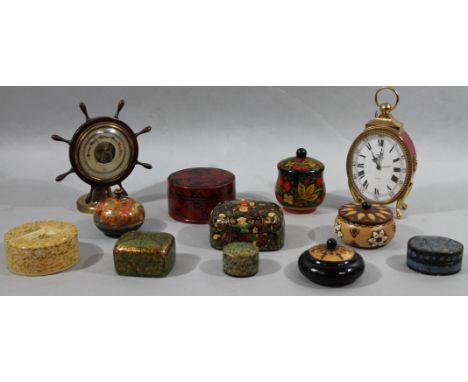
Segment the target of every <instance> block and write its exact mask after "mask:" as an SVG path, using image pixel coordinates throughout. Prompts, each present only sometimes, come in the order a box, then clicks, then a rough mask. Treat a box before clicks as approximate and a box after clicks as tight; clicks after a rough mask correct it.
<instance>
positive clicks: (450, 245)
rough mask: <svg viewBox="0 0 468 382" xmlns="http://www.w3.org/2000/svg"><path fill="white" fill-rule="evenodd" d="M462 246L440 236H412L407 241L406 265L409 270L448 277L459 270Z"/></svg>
mask: <svg viewBox="0 0 468 382" xmlns="http://www.w3.org/2000/svg"><path fill="white" fill-rule="evenodd" d="M462 258H463V244H461V243H460V242H458V241H456V240H453V239H449V238H448V237H442V236H414V237H412V238H411V239H410V240H409V241H408V252H407V264H408V267H410V268H411V269H413V270H415V271H417V272H422V273H427V274H432V275H444V274H445V275H449V274H453V273H457V272H458V271H460V269H461V263H462Z"/></svg>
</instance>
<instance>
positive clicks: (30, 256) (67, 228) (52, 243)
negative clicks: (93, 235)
mask: <svg viewBox="0 0 468 382" xmlns="http://www.w3.org/2000/svg"><path fill="white" fill-rule="evenodd" d="M4 242H5V255H6V262H7V266H8V269H9V270H10V272H13V273H16V274H19V275H23V276H45V275H50V274H52V273H58V272H62V271H64V270H66V269H68V268H71V267H72V266H74V265H75V264H76V263H77V262H78V261H79V260H80V250H79V244H78V230H77V228H76V227H75V226H74V225H73V224H71V223H66V222H62V221H54V220H50V221H37V222H31V223H26V224H22V225H20V226H18V227H15V228H13V229H11V230H10V231H8V232H7V233H6V234H5V236H4Z"/></svg>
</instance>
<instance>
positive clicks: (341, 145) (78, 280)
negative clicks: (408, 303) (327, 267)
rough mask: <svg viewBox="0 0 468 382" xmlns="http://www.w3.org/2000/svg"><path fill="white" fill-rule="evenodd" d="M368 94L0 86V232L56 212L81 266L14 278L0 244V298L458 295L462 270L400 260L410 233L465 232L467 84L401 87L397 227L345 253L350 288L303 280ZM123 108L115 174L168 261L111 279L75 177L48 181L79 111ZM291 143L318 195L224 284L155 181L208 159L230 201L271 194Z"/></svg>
mask: <svg viewBox="0 0 468 382" xmlns="http://www.w3.org/2000/svg"><path fill="white" fill-rule="evenodd" d="M375 90H376V88H369V87H356V88H353V87H330V88H318V87H317V88H310V87H303V88H268V87H258V88H256V87H252V88H250V87H247V88H182V87H181V88H138V87H133V88H119V87H112V88H93V87H89V88H67V87H60V88H0V214H1V215H0V216H1V219H0V233H1V234H2V235H3V233H5V232H6V231H7V230H9V229H10V228H12V227H14V226H16V225H18V224H21V223H24V222H27V221H32V220H48V219H61V220H66V221H70V222H72V223H74V224H76V225H77V227H78V229H79V239H80V248H81V261H80V263H79V264H78V265H77V266H75V267H74V268H73V269H71V270H69V271H66V272H64V273H60V274H56V275H51V276H46V277H36V278H28V277H21V276H16V275H14V274H11V273H9V272H8V270H7V269H6V266H5V260H4V251H3V245H2V246H1V249H0V294H2V295H466V294H468V264H465V265H464V266H463V269H462V271H461V272H460V273H459V274H457V275H453V276H448V277H432V276H426V275H422V274H418V273H415V272H413V271H411V270H409V269H408V268H407V267H406V265H405V260H406V244H407V241H408V239H409V238H410V237H412V236H414V235H420V234H437V235H444V236H448V237H451V238H453V239H456V240H459V241H461V242H462V243H463V242H466V238H467V235H468V223H467V217H468V191H467V190H468V170H467V164H468V126H467V125H468V124H467V118H468V117H467V116H466V106H467V105H468V89H467V88H440V87H439V88H435V87H434V88H433V87H417V88H410V87H401V88H399V91H400V95H401V101H400V105H399V107H398V109H397V110H396V111H395V113H394V114H395V116H396V117H397V118H398V119H400V120H401V121H403V122H404V123H405V126H406V129H407V131H408V133H409V134H410V135H411V136H412V138H413V140H414V142H415V144H416V149H417V151H418V160H419V167H418V172H417V173H416V177H415V180H414V181H415V186H414V188H413V191H412V194H411V195H410V197H409V199H408V204H409V210H408V211H407V212H406V216H405V218H404V219H403V220H401V221H398V222H397V234H396V237H395V239H394V240H393V241H392V242H391V243H390V244H389V245H387V246H386V247H384V248H382V249H378V250H361V251H359V252H360V253H361V254H362V255H363V256H364V258H365V261H366V266H367V268H366V271H365V273H364V275H363V276H362V277H361V278H360V279H359V280H358V281H356V282H355V283H354V284H352V285H349V286H347V287H343V288H326V287H321V286H318V285H315V284H313V283H311V282H309V281H308V280H307V279H305V278H304V277H303V276H302V275H301V274H300V273H299V271H298V269H297V259H298V257H299V255H300V254H301V253H302V252H303V251H304V250H306V249H308V248H309V247H311V246H312V245H315V244H317V243H322V242H324V241H326V240H327V239H328V238H329V237H335V235H334V232H333V221H334V218H335V216H336V213H337V208H338V207H340V206H341V205H342V204H344V203H346V202H348V201H350V199H351V197H350V194H349V191H348V189H347V178H346V170H345V161H346V154H347V152H348V149H349V146H350V144H351V142H352V140H353V139H354V138H355V137H356V136H357V135H358V134H359V133H360V132H361V131H362V129H363V127H364V124H365V123H366V122H367V121H368V120H369V119H371V118H372V116H373V114H374V111H375V105H374V104H373V95H374V91H375ZM121 98H124V99H125V100H126V101H127V104H126V106H125V108H124V109H123V111H122V112H121V115H120V116H121V119H123V120H124V121H126V122H127V123H128V124H130V126H132V128H133V129H134V130H135V131H138V130H140V129H141V128H143V127H145V126H147V125H148V124H149V125H152V126H153V128H154V130H153V131H152V132H151V133H150V134H147V135H143V136H141V137H140V139H139V141H140V160H141V161H143V162H150V163H152V164H153V165H154V168H153V170H150V171H148V170H145V169H143V168H141V167H137V168H136V169H135V171H134V173H133V174H132V175H131V176H130V177H129V178H128V179H127V180H126V181H125V182H124V186H125V187H126V189H127V190H128V191H129V193H130V196H132V197H134V198H136V199H138V200H140V201H141V202H143V204H144V206H145V208H146V211H147V220H146V222H145V225H144V226H143V228H142V229H143V230H151V231H165V232H169V233H171V234H173V235H174V236H175V237H176V243H177V259H176V265H175V268H174V269H173V271H172V273H171V274H170V275H169V276H168V277H167V278H164V279H147V278H134V277H122V276H118V275H117V274H116V273H115V271H114V267H113V258H112V249H113V246H114V243H115V240H114V239H111V238H108V237H106V236H104V235H103V234H102V233H101V232H100V231H98V230H97V229H96V228H95V226H94V224H93V222H92V218H91V216H88V215H84V214H81V213H79V212H78V211H77V210H76V209H75V202H76V199H77V198H78V197H79V196H80V195H81V194H83V193H85V192H87V191H88V186H87V185H85V184H83V183H82V182H81V181H79V179H78V178H77V177H76V176H75V175H71V176H70V177H68V178H67V179H66V180H64V181H63V182H62V183H56V182H55V181H54V178H55V176H56V175H58V174H60V173H62V172H65V171H66V170H68V169H69V167H70V165H69V162H68V154H67V150H68V149H67V145H65V144H63V143H58V142H54V141H52V140H51V139H50V135H51V134H59V135H62V136H64V137H66V138H70V137H71V136H72V134H73V132H74V131H75V129H76V128H77V127H78V125H79V124H81V123H82V122H83V121H84V118H83V116H82V114H81V112H80V111H79V109H78V103H79V102H80V101H85V102H86V104H87V106H88V111H89V114H90V115H91V116H97V115H106V114H107V115H111V114H113V113H114V112H115V107H116V105H117V101H118V100H119V99H121ZM298 147H305V148H306V149H307V150H308V153H309V155H310V156H313V157H315V158H317V159H320V160H321V161H322V162H324V163H325V165H326V170H325V182H326V186H327V191H328V194H327V198H326V200H325V202H324V204H323V205H322V206H321V207H320V208H319V209H318V210H317V212H316V213H314V214H310V215H292V214H285V218H286V223H287V227H286V244H285V247H284V249H283V250H281V251H277V252H269V253H261V260H260V271H259V274H258V275H257V276H255V277H252V278H246V279H237V278H231V277H228V276H226V275H224V273H223V272H222V262H221V252H219V251H216V250H213V249H211V247H210V244H209V235H208V232H209V229H208V226H207V225H190V224H183V223H179V222H176V221H174V220H172V219H171V218H170V217H169V216H168V213H167V199H166V179H167V176H168V175H169V174H170V173H172V172H174V171H177V170H180V169H182V168H188V167H195V166H215V167H220V168H225V169H227V170H230V171H232V172H234V173H235V174H236V177H237V190H238V197H245V198H256V199H262V200H267V201H275V198H274V184H275V181H276V176H277V169H276V163H277V162H278V161H279V160H280V159H283V158H285V157H288V156H292V155H294V153H295V151H296V149H297V148H298Z"/></svg>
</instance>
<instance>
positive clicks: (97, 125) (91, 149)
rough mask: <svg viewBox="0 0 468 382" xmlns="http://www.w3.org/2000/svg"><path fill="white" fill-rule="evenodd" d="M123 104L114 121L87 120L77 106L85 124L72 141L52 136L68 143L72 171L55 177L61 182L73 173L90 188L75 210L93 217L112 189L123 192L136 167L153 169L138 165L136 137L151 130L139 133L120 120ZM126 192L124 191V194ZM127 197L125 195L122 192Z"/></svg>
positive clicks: (120, 103)
mask: <svg viewBox="0 0 468 382" xmlns="http://www.w3.org/2000/svg"><path fill="white" fill-rule="evenodd" d="M124 105H125V102H124V100H121V101H119V103H118V106H117V111H116V113H115V115H114V117H96V118H90V117H89V115H88V111H87V108H86V105H85V104H84V103H83V102H82V103H80V109H81V111H82V112H83V114H84V115H85V117H86V121H85V122H84V123H83V124H82V125H81V126H80V127H79V128H78V130H77V131H76V132H75V134H74V135H73V137H72V139H70V140H68V139H65V138H62V137H60V136H58V135H52V139H53V140H55V141H60V142H65V143H68V145H69V147H70V149H69V157H70V163H71V169H70V170H69V171H67V172H66V173H64V174H61V175H59V176H57V178H56V181H57V182H60V181H62V180H63V179H65V178H66V177H67V176H68V175H70V174H72V173H75V174H76V175H78V177H79V178H80V179H81V180H82V181H83V182H85V183H87V184H89V185H90V186H91V190H90V191H89V193H88V194H86V195H83V196H82V197H80V198H79V199H78V201H77V207H78V210H80V211H81V212H84V213H89V214H91V213H93V212H94V210H95V208H96V206H97V204H98V203H99V202H100V201H101V200H103V199H104V198H106V197H108V196H111V194H112V193H111V187H112V186H114V185H118V186H119V188H121V189H122V190H124V188H123V187H122V182H123V181H124V180H125V179H126V178H127V177H128V176H129V175H130V174H131V172H132V171H133V169H134V168H135V166H136V165H141V166H143V167H145V168H146V169H151V168H152V166H151V165H150V164H147V163H142V162H139V161H138V140H137V138H138V136H139V135H141V134H145V133H148V132H150V131H151V126H147V127H145V128H144V129H143V130H141V131H140V132H138V133H134V132H133V130H132V129H131V128H130V127H129V126H128V125H127V124H126V123H125V122H123V121H121V120H120V119H119V114H120V111H121V110H122V108H123V107H124ZM124 192H125V190H124ZM125 194H126V192H125Z"/></svg>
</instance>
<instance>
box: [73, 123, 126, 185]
mask: <svg viewBox="0 0 468 382" xmlns="http://www.w3.org/2000/svg"><path fill="white" fill-rule="evenodd" d="M72 156H73V159H74V163H75V166H76V170H77V174H78V175H79V176H81V177H83V178H85V179H86V180H87V181H89V182H95V183H112V182H114V181H118V180H119V179H122V178H124V177H125V176H126V175H127V174H129V172H130V171H131V170H132V169H133V167H134V165H135V144H134V142H133V140H132V139H131V137H130V136H129V134H128V132H127V131H126V130H125V128H122V126H120V125H119V124H116V123H113V122H100V123H96V124H95V125H94V126H92V127H88V128H87V129H86V130H85V131H84V132H83V134H81V135H79V136H78V138H77V140H76V146H74V148H73V155H72Z"/></svg>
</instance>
